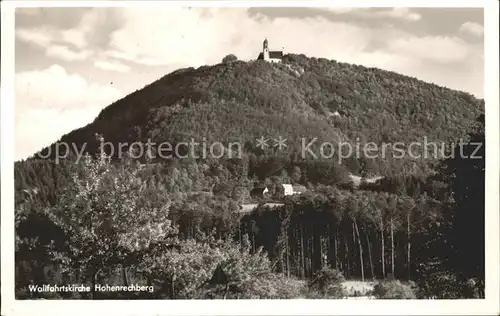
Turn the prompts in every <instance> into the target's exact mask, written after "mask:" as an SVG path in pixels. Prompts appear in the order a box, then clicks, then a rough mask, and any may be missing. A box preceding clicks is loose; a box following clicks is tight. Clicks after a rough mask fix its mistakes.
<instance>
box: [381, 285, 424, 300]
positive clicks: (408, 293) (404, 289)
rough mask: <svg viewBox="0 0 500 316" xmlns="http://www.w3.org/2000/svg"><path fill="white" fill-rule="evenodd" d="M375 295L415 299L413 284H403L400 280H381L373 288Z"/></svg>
mask: <svg viewBox="0 0 500 316" xmlns="http://www.w3.org/2000/svg"><path fill="white" fill-rule="evenodd" d="M373 295H374V296H375V297H376V298H379V299H415V298H416V295H415V292H414V289H413V285H412V284H403V283H401V282H400V281H398V280H393V281H383V282H379V283H377V284H376V285H375V287H374V288H373Z"/></svg>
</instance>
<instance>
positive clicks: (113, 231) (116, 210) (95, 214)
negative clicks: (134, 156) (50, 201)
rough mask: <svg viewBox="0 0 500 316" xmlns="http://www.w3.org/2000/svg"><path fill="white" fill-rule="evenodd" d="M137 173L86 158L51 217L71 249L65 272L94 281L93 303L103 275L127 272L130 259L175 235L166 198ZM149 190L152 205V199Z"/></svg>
mask: <svg viewBox="0 0 500 316" xmlns="http://www.w3.org/2000/svg"><path fill="white" fill-rule="evenodd" d="M125 165H126V166H127V164H125ZM137 172H138V169H137V168H135V167H133V166H132V165H131V164H128V167H121V168H114V167H113V166H112V164H111V162H110V159H109V158H107V157H106V156H105V155H104V154H101V156H99V157H98V158H97V159H93V158H92V157H91V156H90V155H86V156H85V157H84V158H83V159H82V162H81V166H80V170H79V172H77V173H76V174H75V175H74V177H73V182H74V187H73V188H72V190H68V191H67V192H66V193H65V194H63V195H62V196H61V198H60V201H59V203H58V204H57V205H56V206H54V207H53V208H50V209H49V210H48V212H47V213H48V214H47V215H48V216H49V218H50V219H51V220H52V221H53V222H54V223H55V224H56V225H57V226H58V227H60V228H61V229H62V230H63V231H64V232H65V234H66V235H67V236H68V239H69V244H70V245H71V246H70V248H69V251H68V252H67V253H66V254H65V256H64V257H63V258H61V260H60V261H61V263H62V267H63V268H64V269H65V270H67V271H70V272H74V273H76V274H80V275H82V278H83V279H84V280H85V281H90V283H91V285H92V288H91V290H92V292H91V294H92V298H95V292H94V285H95V284H96V280H97V277H98V276H99V274H100V273H105V272H106V271H107V270H109V269H111V267H114V266H116V265H122V266H126V265H127V263H128V262H127V258H129V257H130V256H133V255H134V254H135V253H137V252H139V251H141V250H143V249H146V248H148V247H149V245H150V244H151V243H154V242H158V241H160V240H163V239H164V238H165V237H167V236H168V235H170V234H171V233H173V232H174V230H173V229H172V228H171V226H170V220H169V219H168V211H169V203H170V202H169V199H168V196H166V195H164V194H161V192H159V190H158V191H157V190H156V189H155V188H154V187H153V188H152V187H148V186H147V184H146V183H144V182H142V181H141V180H140V179H139V178H138V176H137ZM151 190H153V191H156V192H155V194H154V197H155V198H154V199H153V198H148V197H151Z"/></svg>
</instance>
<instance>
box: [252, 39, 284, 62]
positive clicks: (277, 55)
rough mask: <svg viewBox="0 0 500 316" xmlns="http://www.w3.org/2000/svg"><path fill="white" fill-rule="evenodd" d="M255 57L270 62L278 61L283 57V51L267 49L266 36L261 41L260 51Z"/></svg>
mask: <svg viewBox="0 0 500 316" xmlns="http://www.w3.org/2000/svg"><path fill="white" fill-rule="evenodd" d="M257 59H258V60H265V61H268V62H272V63H280V62H281V60H282V59H283V51H269V45H268V42H267V38H266V39H265V40H264V43H263V49H262V53H260V54H259V57H257Z"/></svg>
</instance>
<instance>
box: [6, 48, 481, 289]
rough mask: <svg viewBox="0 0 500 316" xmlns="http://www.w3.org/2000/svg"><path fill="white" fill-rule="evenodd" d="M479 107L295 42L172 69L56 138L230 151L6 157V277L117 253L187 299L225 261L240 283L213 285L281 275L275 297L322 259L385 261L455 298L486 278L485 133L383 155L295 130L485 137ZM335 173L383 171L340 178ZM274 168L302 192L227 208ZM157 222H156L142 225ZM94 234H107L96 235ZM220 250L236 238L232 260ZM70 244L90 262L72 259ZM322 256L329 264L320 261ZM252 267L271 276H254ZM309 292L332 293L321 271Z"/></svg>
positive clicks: (104, 263) (104, 267) (393, 270)
mask: <svg viewBox="0 0 500 316" xmlns="http://www.w3.org/2000/svg"><path fill="white" fill-rule="evenodd" d="M483 111H484V102H483V100H478V99H475V98H474V97H473V96H471V95H470V94H467V93H464V92H459V91H454V90H450V89H447V88H444V87H439V86H437V85H433V84H429V83H425V82H422V81H419V80H417V79H415V78H410V77H407V76H402V75H399V74H396V73H393V72H388V71H383V70H380V69H374V68H366V67H363V66H356V65H350V64H345V63H338V62H336V61H328V60H326V59H316V58H307V57H305V56H303V55H286V56H285V57H284V63H283V64H270V63H266V62H264V61H254V62H242V61H233V62H226V63H222V64H218V65H214V66H203V67H200V68H198V69H193V68H188V69H181V70H178V71H175V72H173V73H171V74H168V75H166V76H164V77H163V78H160V79H159V80H157V81H155V82H153V83H152V84H150V85H148V86H146V87H145V88H143V89H141V90H138V91H136V92H135V93H132V94H131V95H129V96H127V97H125V98H123V99H122V100H119V101H117V102H115V103H113V104H112V105H110V106H108V107H107V108H105V109H104V110H103V111H102V112H101V113H100V114H99V116H98V117H97V118H96V119H95V121H94V122H92V123H91V124H89V125H87V126H86V127H84V128H81V129H78V130H75V131H73V132H71V133H69V134H67V135H65V136H63V137H62V138H61V141H63V142H67V143H75V144H78V145H80V146H81V145H82V144H84V143H87V149H88V150H89V152H90V153H92V154H96V153H97V152H98V148H99V144H100V143H99V142H100V141H102V139H101V140H99V139H96V137H95V135H96V134H99V135H102V136H103V137H104V140H105V141H106V142H113V143H119V142H121V143H123V142H128V143H132V142H136V141H140V142H146V141H147V140H148V139H151V140H152V141H153V142H155V143H160V142H170V143H172V144H175V143H176V142H181V141H189V140H190V139H191V138H194V139H196V140H198V141H199V140H201V139H203V138H205V139H206V140H207V141H208V142H210V141H218V142H222V143H224V142H229V141H236V140H238V141H241V142H242V143H244V144H245V146H244V149H245V153H244V155H243V157H242V158H241V159H198V160H196V159H168V160H161V159H160V160H158V159H156V160H155V159H153V160H147V159H146V160H144V161H142V162H143V163H145V165H143V166H142V167H139V166H138V165H137V164H136V163H135V162H134V161H133V160H132V159H129V158H125V159H122V160H119V159H115V160H114V161H113V162H112V163H109V164H103V162H102V161H100V159H97V160H92V159H90V157H88V158H85V159H80V160H79V161H78V162H76V161H75V159H74V158H75V157H74V156H73V157H71V158H68V159H65V160H63V161H61V163H60V164H55V163H54V161H53V160H51V159H36V157H35V158H32V159H28V160H26V161H22V162H17V163H16V165H15V177H16V178H15V185H16V189H15V194H16V199H15V204H16V228H17V234H18V236H17V237H18V239H17V244H16V246H17V248H16V251H17V252H16V260H17V263H18V267H19V269H18V271H17V272H16V286H17V291H18V293H19V295H26V292H25V290H23V289H25V288H26V286H27V284H30V283H32V281H33V279H36V280H37V281H38V282H39V283H40V284H42V283H43V282H45V283H47V282H48V280H54V278H56V279H57V278H59V279H63V280H64V279H65V278H68V277H69V276H68V273H69V275H70V276H71V277H72V278H77V280H73V279H72V280H73V281H78V280H79V281H82V282H84V281H85V282H98V281H99V278H101V279H103V280H106V279H108V280H109V278H111V276H112V275H113V273H115V272H116V271H115V270H117V269H118V271H122V272H123V275H124V277H123V280H122V281H123V282H125V283H127V282H129V278H136V280H147V282H148V283H150V284H155V286H157V287H158V288H159V289H160V290H159V291H158V292H157V295H158V297H169V298H194V297H196V298H199V297H205V296H203V295H204V294H203V295H202V294H200V293H199V291H198V290H199V289H200V287H201V286H202V285H203V284H204V282H205V281H206V280H207V278H209V275H210V274H211V273H212V272H213V271H214V269H215V267H216V266H218V265H220V264H222V265H224V264H229V266H230V268H228V269H232V270H231V271H233V272H231V273H233V274H232V276H233V277H234V278H236V280H239V281H234V282H237V283H238V282H239V283H238V286H236V288H235V289H234V291H233V290H228V291H229V292H230V293H229V292H226V293H225V294H224V297H226V296H227V295H229V296H228V297H233V298H237V297H239V298H245V297H246V298H249V297H255V296H257V297H260V298H262V297H266V295H267V294H266V293H274V294H272V295H275V296H278V297H280V295H281V294H276V293H277V292H276V291H277V290H276V289H281V288H283V289H284V288H286V291H289V292H287V294H286V295H285V294H283V293H282V296H283V297H285V296H286V297H296V296H297V295H299V294H298V293H297V292H296V290H297V288H296V283H293V282H294V281H293V280H296V279H303V280H309V281H311V282H312V283H311V288H310V289H313V288H314V286H313V284H317V283H314V282H315V281H314V280H317V278H318V277H319V276H320V275H322V276H324V277H332V276H337V275H338V273H341V274H343V275H344V276H345V277H348V278H356V279H371V278H377V279H383V278H385V277H387V276H388V275H389V274H393V276H394V277H396V278H398V279H402V280H408V279H411V280H413V281H416V282H417V283H418V286H419V290H418V291H419V295H420V296H422V297H429V296H438V297H471V296H473V294H470V293H469V292H467V291H469V290H470V291H472V289H471V288H470V287H467V284H469V283H467V281H468V280H470V279H474V280H476V281H475V282H476V284H483V286H484V283H481V282H483V281H484V152H485V151H484V146H482V148H481V150H480V151H479V152H478V153H476V154H477V155H479V154H481V153H483V159H479V160H471V159H463V158H461V157H460V155H459V154H457V155H455V157H452V158H448V159H442V160H440V159H436V158H429V159H413V158H411V157H404V158H402V159H396V158H392V157H391V156H390V155H388V156H386V158H384V159H370V158H368V157H360V158H359V159H358V158H356V157H353V158H351V159H347V160H345V161H344V162H342V164H339V163H338V162H337V160H336V159H317V160H316V159H301V158H300V157H299V156H298V151H299V150H300V149H299V148H298V146H300V144H301V142H300V140H299V139H300V138H301V137H307V138H309V139H310V138H313V137H318V138H319V139H320V140H324V141H330V142H334V141H347V142H350V143H352V144H354V143H355V142H357V141H359V142H360V143H361V144H363V143H365V142H375V143H376V144H382V143H384V142H385V143H387V142H398V141H399V142H405V143H409V142H412V141H422V138H423V137H427V139H428V141H438V140H439V141H443V142H445V143H450V144H451V143H452V142H455V143H456V142H458V140H459V139H460V138H462V137H466V138H467V139H473V140H476V141H478V142H480V143H482V144H484V116H480V114H481V113H482V112H483ZM478 117H479V120H478ZM260 136H265V137H278V136H283V137H284V138H287V139H288V147H287V149H286V150H284V151H276V150H272V149H269V150H261V149H259V148H256V146H255V145H256V144H255V139H256V138H259V137H260ZM51 146H55V144H53V145H51ZM116 147H118V146H116ZM47 150H48V148H45V149H43V150H42V153H43V154H45V153H46V152H47ZM458 150H459V148H458V147H454V146H451V147H450V151H451V152H455V153H458ZM473 151H474V148H473V146H468V147H466V149H465V152H468V153H469V154H470V153H472V152H473ZM349 173H353V174H359V175H362V176H370V175H377V176H384V177H385V178H384V179H382V180H380V181H378V182H377V183H375V184H367V183H362V184H361V185H360V187H359V188H357V189H355V188H354V187H353V186H351V185H349V183H348V175H349ZM114 179H119V180H114ZM282 183H292V184H302V185H305V186H307V188H308V192H307V193H305V194H302V195H299V196H294V197H290V198H287V199H285V201H284V203H285V205H284V207H282V208H280V209H273V210H270V209H265V208H259V209H258V210H257V211H256V212H255V213H253V214H249V215H246V216H244V217H243V218H240V215H239V214H238V212H237V210H238V209H239V204H241V203H242V202H244V201H246V200H247V199H248V194H249V192H250V191H251V189H252V188H253V187H254V186H255V185H262V184H265V185H267V187H268V188H269V189H270V191H271V193H273V191H275V190H277V188H278V187H279V185H280V184H282ZM84 188H86V189H84ZM81 192H85V194H83V193H81ZM109 201H114V202H113V203H110V202H109ZM82 212H83V213H82ZM94 212H97V213H98V214H100V215H99V216H96V215H95V214H97V213H94ZM83 214H87V215H88V217H85V219H84V217H83ZM87 215H86V216H87ZM131 218H133V219H134V221H131V220H130V219H131ZM116 219H123V220H120V221H118V222H114V221H116ZM125 219H126V220H125ZM113 223H114V224H113ZM159 224H161V225H164V226H165V227H164V230H161V231H162V232H163V233H161V234H160V233H158V232H157V231H156V230H155V229H154V227H157V226H158V225H159ZM161 225H160V226H161ZM101 226H102V227H104V228H106V229H104V228H103V229H102V230H100V228H101ZM96 227H98V228H96ZM96 229H97V231H96ZM464 231H468V232H470V234H468V235H467V236H469V237H468V239H464V237H463V236H464V234H463V232H464ZM89 232H93V233H92V234H91V233H89ZM111 232H112V233H111ZM93 234H94V235H93ZM148 236H150V237H148ZM207 236H213V238H215V240H219V241H215V240H212V239H210V238H208V237H207ZM246 236H248V240H247V241H245V240H246ZM100 238H101V239H102V240H105V241H107V242H109V244H108V243H106V242H96V240H101V239H100ZM172 238H173V239H172ZM207 238H208V239H207ZM172 240H176V241H172ZM207 240H209V241H207ZM220 240H229V241H232V243H231V245H232V246H227V247H222V246H221V243H220ZM135 242H137V243H135ZM132 243H134V244H132ZM233 243H234V244H233ZM167 244H168V245H172V244H173V245H177V246H176V247H166V246H165V245H167ZM70 245H73V246H70ZM110 245H111V246H110ZM110 247H111V248H110ZM113 247H114V248H113ZM183 247H185V248H183ZM204 247H205V248H204ZM217 247H219V248H217ZM231 247H233V248H231ZM261 247H262V248H263V249H264V250H265V251H266V253H267V254H266V255H263V254H262V253H261V252H260V251H259V249H260V248H261ZM110 249H115V251H110ZM176 249H181V250H176ZM182 249H185V250H182ZM210 249H220V251H219V250H218V252H217V251H216V253H212V250H210ZM235 249H246V250H245V251H246V252H245V251H244V252H243V253H242V255H241V258H239V259H236V258H235V256H236V255H235V254H236V253H237V251H236V250H235ZM214 251H215V250H214ZM235 251H236V252H235ZM82 253H85V254H86V256H87V257H88V261H86V262H85V263H82V264H81V265H80V263H78V262H79V261H78V260H79V259H78V258H79V255H78V254H82ZM254 255H255V256H254ZM236 257H237V256H236ZM208 258H212V259H208ZM231 258H232V259H231ZM449 258H452V259H449ZM464 258H467V259H468V260H465V261H464V260H463V259H464ZM471 258H472V259H473V260H471ZM207 260H208V261H207ZM228 260H229V261H228ZM231 260H232V261H231ZM173 262H174V263H175V264H178V265H180V266H182V268H179V267H177V266H176V265H175V264H174V263H173ZM228 262H231V263H228ZM240 264H241V265H240ZM235 265H236V266H235ZM229 266H228V267H229ZM175 267H177V268H175ZM200 267H204V268H203V269H201V268H200ZM246 268H248V271H254V270H252V269H254V268H255V271H257V270H258V271H260V270H263V271H266V272H265V273H264V274H259V273H260V272H255V273H257V274H252V273H253V272H248V271H246V270H245V269H246ZM330 268H331V269H334V270H336V271H337V272H338V273H337V272H335V273H330V274H329V273H327V272H325V269H330ZM75 269H76V270H75ZM196 269H198V270H199V273H196V274H193V273H194V272H193V271H194V270H196ZM200 269H201V270H200ZM47 270H49V271H56V272H57V273H56V272H51V273H55V274H56V275H55V276H54V274H50V273H48V272H47ZM77 270H78V271H79V272H78V274H76V272H75V271H77ZM198 270H197V271H198ZM61 271H66V272H64V273H63V272H61ZM68 271H69V272H68ZM242 271H246V272H245V273H247V272H248V273H247V274H245V273H244V272H242ZM339 271H340V272H339ZM122 272H120V273H122ZM65 273H66V274H65ZM75 275H78V276H75ZM119 275H120V274H119ZM262 275H265V276H264V277H263V278H264V279H262V278H261V277H262ZM283 275H284V276H286V277H287V278H286V280H288V281H286V280H285V281H284V280H283V279H280V278H281V276H283ZM174 276H175V277H174ZM278 276H280V277H278ZM277 278H278V279H277ZM119 279H120V280H121V278H119ZM334 279H336V280H337V277H334ZM249 280H252V281H249ZM123 282H122V283H123ZM248 282H250V283H248ZM251 282H257V283H251ZM287 282H291V283H287ZM48 283H50V282H48ZM256 284H260V285H258V286H257V285H256ZM263 284H267V285H266V286H269V287H271V288H273V290H272V291H271V290H266V291H262V288H263V287H264V285H263ZM284 284H288V285H287V286H285V285H284ZM321 284H324V283H321ZM288 286H290V287H288ZM257 288H260V289H261V290H259V292H258V294H256V292H255V291H257V290H256V289H257ZM327 288H328V287H327ZM479 288H481V286H479ZM266 289H268V288H266ZM231 291H232V292H231ZM294 291H295V292H294ZM311 291H320V292H321V293H323V294H321V295H322V297H328V296H329V295H330V296H336V295H340V294H332V293H333V292H331V293H330V292H328V291H327V290H325V286H323V287H322V288H321V289H319V290H318V289H315V290H311ZM332 291H334V292H335V293H337V292H336V291H337V290H336V289H335V290H332ZM22 293H24V294H22ZM228 293H229V294H228ZM290 293H292V294H290ZM328 293H330V294H328ZM471 293H472V292H471ZM200 295H201V296H200ZM269 295H270V296H272V295H271V294H269ZM483 295H484V293H483Z"/></svg>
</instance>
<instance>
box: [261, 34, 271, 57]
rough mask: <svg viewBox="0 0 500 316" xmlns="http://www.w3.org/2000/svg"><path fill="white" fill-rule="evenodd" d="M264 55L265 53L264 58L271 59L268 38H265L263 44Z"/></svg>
mask: <svg viewBox="0 0 500 316" xmlns="http://www.w3.org/2000/svg"><path fill="white" fill-rule="evenodd" d="M262 55H264V56H263V57H264V60H269V45H268V42H267V38H266V39H264V43H263V44H262Z"/></svg>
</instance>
